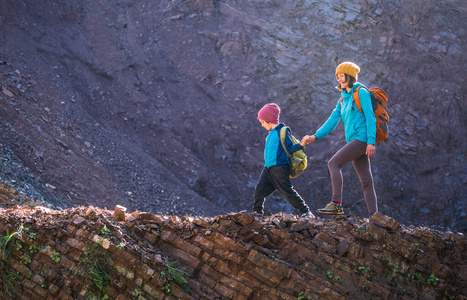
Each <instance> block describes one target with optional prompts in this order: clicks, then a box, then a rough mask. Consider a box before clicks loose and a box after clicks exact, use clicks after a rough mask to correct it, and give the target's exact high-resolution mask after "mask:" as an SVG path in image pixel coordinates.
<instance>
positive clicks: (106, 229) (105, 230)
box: [101, 225, 110, 235]
mask: <svg viewBox="0 0 467 300" xmlns="http://www.w3.org/2000/svg"><path fill="white" fill-rule="evenodd" d="M101 233H102V235H108V234H109V233H110V230H109V228H107V225H104V227H103V228H102V229H101Z"/></svg>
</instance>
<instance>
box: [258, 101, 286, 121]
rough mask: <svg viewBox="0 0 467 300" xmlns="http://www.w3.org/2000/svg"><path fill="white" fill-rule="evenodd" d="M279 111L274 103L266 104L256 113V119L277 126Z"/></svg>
mask: <svg viewBox="0 0 467 300" xmlns="http://www.w3.org/2000/svg"><path fill="white" fill-rule="evenodd" d="M280 113H281V109H280V107H279V105H277V104H276V103H268V104H266V105H265V106H263V108H261V109H260V110H259V112H258V119H261V120H264V121H266V122H268V123H272V124H279V114H280Z"/></svg>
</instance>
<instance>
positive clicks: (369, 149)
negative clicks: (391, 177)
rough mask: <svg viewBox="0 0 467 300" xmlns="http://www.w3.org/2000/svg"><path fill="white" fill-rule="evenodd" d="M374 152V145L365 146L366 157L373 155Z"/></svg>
mask: <svg viewBox="0 0 467 300" xmlns="http://www.w3.org/2000/svg"><path fill="white" fill-rule="evenodd" d="M375 153H376V147H375V145H372V144H368V145H367V146H366V153H365V154H366V155H368V157H372V156H373V155H375Z"/></svg>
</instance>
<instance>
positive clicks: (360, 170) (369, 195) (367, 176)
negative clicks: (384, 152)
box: [353, 155, 378, 216]
mask: <svg viewBox="0 0 467 300" xmlns="http://www.w3.org/2000/svg"><path fill="white" fill-rule="evenodd" d="M353 166H354V169H355V172H357V175H358V178H360V183H361V184H362V188H363V197H364V198H365V202H366V207H367V208H368V213H369V215H370V216H372V215H373V214H374V213H375V212H377V211H378V200H377V197H376V192H375V188H374V181H373V175H372V174H371V163H370V159H369V158H368V156H367V155H363V156H361V157H359V158H357V159H356V160H354V161H353Z"/></svg>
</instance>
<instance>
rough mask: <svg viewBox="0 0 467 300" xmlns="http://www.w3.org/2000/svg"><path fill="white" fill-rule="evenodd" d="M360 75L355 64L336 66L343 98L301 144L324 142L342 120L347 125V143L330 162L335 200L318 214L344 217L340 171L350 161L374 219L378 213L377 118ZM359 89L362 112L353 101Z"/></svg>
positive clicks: (358, 68)
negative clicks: (375, 174) (375, 169)
mask: <svg viewBox="0 0 467 300" xmlns="http://www.w3.org/2000/svg"><path fill="white" fill-rule="evenodd" d="M358 72H360V67H359V66H357V65H356V64H354V63H352V62H343V63H341V64H340V65H339V66H337V69H336V78H337V82H338V85H337V86H336V88H337V89H338V90H340V91H341V97H340V98H339V100H338V101H337V104H336V108H335V109H334V111H333V112H332V113H331V116H330V117H329V118H328V120H327V121H326V122H325V123H324V124H323V125H322V126H321V128H320V129H318V131H316V133H315V134H314V135H311V136H310V135H306V136H304V137H303V139H302V142H305V143H306V144H308V143H311V142H314V141H316V140H319V139H322V138H324V137H325V136H326V135H328V134H329V133H331V132H332V131H333V130H334V128H336V126H337V124H338V123H339V120H341V119H342V122H343V123H344V129H345V138H346V140H347V144H346V145H345V146H344V147H342V148H341V149H340V150H339V151H337V153H336V154H334V156H333V157H332V158H331V160H330V161H329V162H328V168H329V172H330V175H331V183H332V199H331V202H330V203H328V204H327V205H326V207H324V208H322V209H318V213H321V214H331V215H341V214H344V209H343V208H342V187H343V183H342V173H341V168H342V166H344V165H345V164H347V163H348V162H351V161H352V162H353V166H354V168H355V171H356V172H357V175H358V177H359V178H360V183H361V184H362V187H363V195H364V197H365V201H366V205H367V208H368V213H369V215H370V216H372V215H373V214H374V213H375V212H377V211H378V204H377V198H376V193H375V189H374V184H373V175H372V174H371V165H370V157H372V156H373V155H374V154H375V153H376V148H375V139H376V118H375V114H374V112H373V108H372V105H371V98H370V93H369V92H368V90H367V89H366V88H365V87H364V86H363V85H362V84H361V83H359V82H357V78H358V75H357V74H358ZM358 87H363V88H359V89H358V96H359V98H360V102H361V106H362V111H363V113H361V112H360V110H359V109H358V108H357V106H356V104H355V101H354V98H353V93H354V91H355V89H356V88H358Z"/></svg>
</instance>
